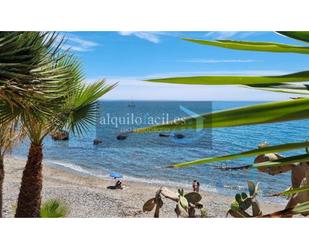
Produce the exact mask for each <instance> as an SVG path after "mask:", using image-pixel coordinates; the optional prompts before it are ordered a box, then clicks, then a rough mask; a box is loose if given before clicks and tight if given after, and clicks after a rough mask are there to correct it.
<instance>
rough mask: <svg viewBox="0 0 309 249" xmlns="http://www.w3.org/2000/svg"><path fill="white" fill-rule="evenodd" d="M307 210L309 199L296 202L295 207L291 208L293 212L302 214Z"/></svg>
mask: <svg viewBox="0 0 309 249" xmlns="http://www.w3.org/2000/svg"><path fill="white" fill-rule="evenodd" d="M307 212H309V201H306V202H303V203H300V204H298V205H297V206H296V207H295V208H293V210H292V213H293V214H302V213H307Z"/></svg>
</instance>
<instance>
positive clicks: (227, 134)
mask: <svg viewBox="0 0 309 249" xmlns="http://www.w3.org/2000/svg"><path fill="white" fill-rule="evenodd" d="M257 103H258V102H223V101H218V102H212V103H210V102H173V101H171V102H166V101H165V102H160V101H153V102H151V101H136V102H134V103H133V104H132V103H131V102H127V101H105V102H103V101H102V102H100V112H101V113H100V115H99V116H98V121H97V126H96V127H93V129H91V130H90V131H89V132H88V133H87V134H85V135H84V136H81V137H79V136H74V135H73V134H70V139H69V141H53V140H52V139H51V138H50V137H47V138H46V139H45V140H44V160H45V161H46V162H49V163H52V164H54V165H57V166H58V167H64V168H67V169H70V170H75V171H78V172H80V173H84V174H92V175H97V176H99V177H106V176H107V175H108V174H109V173H110V172H119V173H121V174H123V175H124V176H125V178H126V179H131V180H136V181H145V182H155V183H161V184H167V185H170V184H175V183H177V185H181V184H183V185H190V184H191V182H192V180H194V179H196V180H198V181H199V182H200V183H201V186H202V188H204V189H206V190H209V191H216V192H219V193H223V194H227V195H234V194H235V193H237V192H239V191H242V190H246V189H247V181H248V180H253V181H255V182H260V188H261V192H262V193H261V194H262V195H264V196H267V195H269V194H271V193H275V192H278V191H282V190H284V189H286V188H287V187H289V184H290V174H289V173H285V174H283V175H278V176H270V175H267V174H264V173H261V172H259V171H257V170H240V171H222V170H219V169H217V168H216V167H217V166H240V165H245V164H248V163H251V162H252V161H253V158H246V159H239V160H234V161H227V162H222V163H213V164H208V165H199V166H194V167H190V168H183V169H171V168H166V166H167V165H170V164H172V163H175V162H184V161H191V160H195V159H199V158H203V157H209V156H219V155H225V154H230V153H237V152H241V151H244V150H249V149H254V148H256V147H257V146H258V144H260V143H261V142H264V141H267V143H268V144H280V143H286V142H298V141H304V140H305V139H307V138H308V135H309V134H308V130H307V126H308V124H309V121H307V120H302V121H291V122H285V123H275V124H267V125H254V126H241V127H232V128H218V129H210V130H209V131H207V132H206V133H205V132H204V131H198V132H196V131H177V132H181V133H183V134H184V135H185V138H183V139H175V138H174V137H173V136H171V137H159V136H158V133H150V134H146V135H144V134H142V135H141V134H129V136H128V138H127V139H125V140H117V139H116V136H117V134H119V132H120V131H121V129H125V128H132V127H131V126H130V127H128V126H125V125H123V122H125V120H124V119H122V120H121V119H118V120H117V119H116V117H122V118H125V117H126V118H127V121H128V122H129V121H130V122H131V121H132V120H133V121H136V120H134V118H137V117H141V119H146V118H148V117H159V118H158V119H157V121H163V122H164V121H166V120H164V118H167V117H166V116H168V119H169V120H171V119H174V118H177V117H183V116H188V115H194V113H205V112H209V111H211V110H213V111H214V110H222V109H227V108H235V107H239V106H247V105H252V104H257ZM190 112H191V113H190ZM107 114H109V120H108V115H107ZM132 115H133V116H132ZM112 118H113V119H112ZM130 118H131V119H130ZM111 120H113V121H111ZM137 120H139V119H137ZM149 120H150V119H148V121H147V122H148V123H147V124H151V123H149ZM108 121H109V124H107V123H108ZM116 121H117V122H116ZM144 121H145V120H144ZM144 121H143V123H142V124H140V123H138V122H137V121H136V123H134V127H141V126H143V125H145V123H144ZM152 121H153V120H152ZM130 125H132V123H130ZM115 126H117V127H115ZM203 132H204V133H203ZM97 137H98V138H100V139H102V144H100V145H93V139H95V138H97ZM27 150H28V143H27V142H25V143H23V144H22V145H21V146H19V147H18V148H16V149H15V150H14V152H13V154H14V155H16V156H19V157H26V155H27ZM294 153H301V151H295V152H294ZM283 154H284V155H289V153H283ZM290 154H291V153H290Z"/></svg>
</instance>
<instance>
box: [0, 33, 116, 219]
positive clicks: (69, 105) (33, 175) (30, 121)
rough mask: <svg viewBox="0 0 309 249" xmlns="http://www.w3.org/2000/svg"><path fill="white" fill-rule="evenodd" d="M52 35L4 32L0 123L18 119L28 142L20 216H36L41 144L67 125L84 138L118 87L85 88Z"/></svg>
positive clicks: (78, 69) (76, 66)
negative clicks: (103, 103)
mask: <svg viewBox="0 0 309 249" xmlns="http://www.w3.org/2000/svg"><path fill="white" fill-rule="evenodd" d="M57 38H58V37H57V35H55V34H54V33H48V32H47V33H41V32H1V33H0V67H1V70H0V98H1V102H0V121H1V122H0V123H1V124H4V123H6V122H9V121H12V120H14V119H18V120H19V121H20V125H21V127H22V128H23V130H24V131H25V133H26V136H27V137H28V138H29V140H30V148H29V154H28V160H27V163H26V166H25V169H24V171H23V177H22V182H21V188H20V193H19V197H18V204H17V210H16V217H38V216H39V210H40V204H41V190H42V159H43V151H42V146H43V140H44V138H45V137H46V136H47V135H48V134H50V133H51V132H53V131H55V130H57V129H60V128H63V127H66V128H68V129H69V130H71V131H72V132H74V133H76V134H82V133H83V132H85V131H86V130H87V129H88V128H89V126H90V125H93V124H94V123H95V118H96V101H97V99H98V98H100V97H101V96H103V95H104V94H105V93H106V92H108V91H110V90H111V89H112V88H113V87H114V86H115V85H110V86H107V85H106V84H105V82H104V81H103V80H100V81H98V82H95V83H93V84H91V85H86V84H84V83H82V82H83V80H84V78H83V73H82V71H81V67H80V64H79V62H78V61H77V60H76V59H75V58H74V57H72V56H71V55H69V53H68V52H67V51H65V52H61V50H60V47H61V42H57V40H58V39H57Z"/></svg>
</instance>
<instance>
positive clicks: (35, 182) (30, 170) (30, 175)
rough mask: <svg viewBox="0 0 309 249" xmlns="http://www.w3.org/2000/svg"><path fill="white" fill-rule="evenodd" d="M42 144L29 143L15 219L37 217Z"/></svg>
mask: <svg viewBox="0 0 309 249" xmlns="http://www.w3.org/2000/svg"><path fill="white" fill-rule="evenodd" d="M42 160H43V153H42V144H39V145H37V144H34V143H31V146H30V149H29V153H28V160H27V164H26V166H25V169H24V172H23V177H22V181H21V187H20V191H19V196H18V202H17V209H16V214H15V217H17V218H20V217H39V216H40V207H41V192H42V180H43V179H42Z"/></svg>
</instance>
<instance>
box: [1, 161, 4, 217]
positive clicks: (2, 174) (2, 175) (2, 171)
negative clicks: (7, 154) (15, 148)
mask: <svg viewBox="0 0 309 249" xmlns="http://www.w3.org/2000/svg"><path fill="white" fill-rule="evenodd" d="M3 180H4V164H3V157H2V156H0V218H2V199H3Z"/></svg>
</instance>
